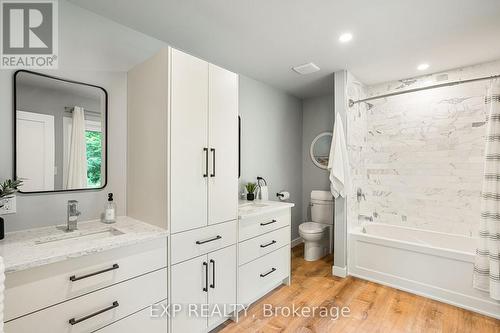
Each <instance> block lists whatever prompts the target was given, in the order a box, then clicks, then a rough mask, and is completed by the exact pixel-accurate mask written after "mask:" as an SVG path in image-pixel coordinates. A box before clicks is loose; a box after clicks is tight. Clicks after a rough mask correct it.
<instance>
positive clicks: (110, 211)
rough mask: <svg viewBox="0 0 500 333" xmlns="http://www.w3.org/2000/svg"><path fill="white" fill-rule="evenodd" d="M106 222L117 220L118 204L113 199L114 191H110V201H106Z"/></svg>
mask: <svg viewBox="0 0 500 333" xmlns="http://www.w3.org/2000/svg"><path fill="white" fill-rule="evenodd" d="M103 222H104V223H115V222H116V204H115V202H114V201H113V193H108V201H107V202H106V207H105V208H104V219H103Z"/></svg>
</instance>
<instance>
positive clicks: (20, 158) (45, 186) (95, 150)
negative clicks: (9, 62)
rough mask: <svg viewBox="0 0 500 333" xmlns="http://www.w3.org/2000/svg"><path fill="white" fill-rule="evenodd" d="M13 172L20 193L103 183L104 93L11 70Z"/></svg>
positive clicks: (105, 96)
mask: <svg viewBox="0 0 500 333" xmlns="http://www.w3.org/2000/svg"><path fill="white" fill-rule="evenodd" d="M14 109H15V110H14V111H15V114H16V138H15V140H16V147H15V149H16V165H15V171H16V177H17V178H20V179H24V185H23V188H22V192H24V193H32V192H52V191H66V190H82V189H95V188H103V187H104V186H105V184H106V119H107V115H106V113H107V94H106V91H105V90H104V89H103V88H100V87H97V86H92V85H88V84H84V83H79V82H73V81H68V80H64V79H58V78H53V77H49V76H46V75H42V74H37V73H33V72H28V71H18V72H16V74H15V105H14Z"/></svg>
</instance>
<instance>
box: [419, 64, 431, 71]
mask: <svg viewBox="0 0 500 333" xmlns="http://www.w3.org/2000/svg"><path fill="white" fill-rule="evenodd" d="M428 68H429V64H425V63H424V64H420V65H418V67H417V69H418V70H419V71H425V70H426V69H428Z"/></svg>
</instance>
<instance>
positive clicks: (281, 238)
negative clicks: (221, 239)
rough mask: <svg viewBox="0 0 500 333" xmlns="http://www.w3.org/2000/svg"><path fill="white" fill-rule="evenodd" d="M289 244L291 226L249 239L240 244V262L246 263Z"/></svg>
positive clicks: (241, 263) (240, 263)
mask: <svg viewBox="0 0 500 333" xmlns="http://www.w3.org/2000/svg"><path fill="white" fill-rule="evenodd" d="M288 244H290V226H287V227H283V228H281V229H278V230H274V231H271V232H269V233H267V234H263V235H260V236H258V237H255V238H251V239H248V240H246V241H244V242H241V243H240V244H239V245H238V249H239V252H238V253H239V259H238V264H239V265H243V264H246V263H247V262H249V261H252V260H254V259H257V258H259V257H262V256H263V255H266V254H268V253H269V252H272V251H274V250H276V249H279V248H280V247H282V246H284V245H288Z"/></svg>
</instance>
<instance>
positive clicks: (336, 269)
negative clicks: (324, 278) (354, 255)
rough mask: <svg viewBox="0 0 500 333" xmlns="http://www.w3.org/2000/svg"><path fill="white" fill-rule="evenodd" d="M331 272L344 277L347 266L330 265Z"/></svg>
mask: <svg viewBox="0 0 500 333" xmlns="http://www.w3.org/2000/svg"><path fill="white" fill-rule="evenodd" d="M332 274H333V276H338V277H341V278H345V277H346V276H347V267H339V266H333V267H332Z"/></svg>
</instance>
